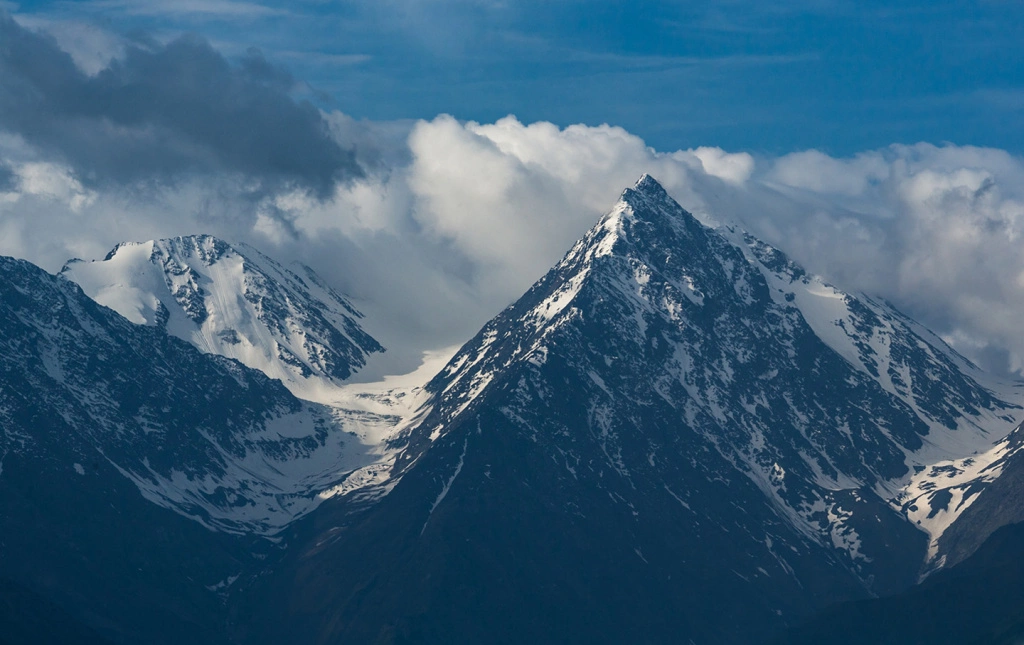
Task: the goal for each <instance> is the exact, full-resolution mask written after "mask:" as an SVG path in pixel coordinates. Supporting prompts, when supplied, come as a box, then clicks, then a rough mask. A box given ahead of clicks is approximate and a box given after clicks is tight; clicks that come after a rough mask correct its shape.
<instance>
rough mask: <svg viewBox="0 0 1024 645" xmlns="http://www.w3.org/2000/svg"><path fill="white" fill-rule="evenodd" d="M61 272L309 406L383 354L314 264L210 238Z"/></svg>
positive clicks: (119, 254)
mask: <svg viewBox="0 0 1024 645" xmlns="http://www.w3.org/2000/svg"><path fill="white" fill-rule="evenodd" d="M61 275H63V276H64V277H66V278H69V279H71V280H73V281H74V282H77V283H78V284H79V285H80V286H81V287H82V289H83V290H84V291H85V292H86V293H87V294H89V295H90V296H91V297H92V298H94V299H95V300H96V301H97V302H99V303H100V304H103V305H106V306H108V307H110V308H111V309H113V310H115V311H117V312H118V313H120V314H121V315H123V316H124V317H125V318H127V319H128V320H130V321H132V322H134V323H138V324H146V325H157V326H163V327H165V328H166V329H167V331H168V333H170V334H171V335H173V336H177V337H178V338H181V339H183V340H186V341H188V342H190V343H192V344H193V345H195V346H196V347H198V348H199V349H200V350H202V351H204V352H208V353H212V354H219V355H221V356H226V357H228V358H234V359H237V360H238V361H240V362H241V363H242V364H244V365H247V366H249V367H252V368H254V369H258V370H260V371H261V372H263V373H264V374H266V375H267V376H270V377H271V378H276V379H279V380H281V381H282V382H283V383H284V384H285V386H286V387H288V389H290V390H291V391H292V392H293V393H294V394H295V395H296V396H299V397H300V398H304V399H307V400H317V401H325V400H329V399H331V397H332V396H333V395H334V391H335V389H336V387H337V385H338V384H340V383H341V382H342V381H344V380H345V379H347V378H348V377H349V376H350V375H352V374H353V373H354V372H355V371H357V370H358V369H359V368H361V367H362V366H364V365H365V364H366V360H367V358H368V356H369V355H371V354H373V353H375V352H381V351H383V348H382V347H381V346H380V345H379V344H378V343H377V341H376V340H374V339H373V338H372V337H371V336H370V335H369V334H368V333H366V331H364V330H363V329H362V328H361V327H360V326H359V320H360V318H362V315H361V314H360V313H359V312H358V311H356V309H355V308H354V307H353V306H352V304H351V303H350V302H349V301H348V300H347V299H346V298H345V297H344V296H342V295H341V294H339V293H337V292H336V291H335V290H333V289H332V288H331V287H329V286H328V285H327V284H326V283H325V282H324V281H323V280H322V279H321V278H320V277H319V276H317V275H316V274H315V273H314V272H313V271H312V270H311V269H309V268H308V267H305V266H298V267H296V269H295V271H294V272H293V271H291V270H289V269H286V268H285V267H283V266H281V265H280V264H278V263H277V262H275V261H274V260H271V259H270V258H268V257H267V256H265V255H263V254H262V253H260V252H259V251H257V250H256V249H254V248H252V247H249V246H245V245H238V246H231V245H229V244H228V243H226V242H224V241H223V240H219V239H217V238H214V237H211V236H208V235H195V236H188V237H176V238H171V239H165V240H156V241H149V242H141V243H125V244H120V245H118V246H117V247H116V248H114V249H113V250H112V251H111V252H110V253H109V254H108V255H107V257H106V258H105V259H103V260H100V261H93V262H83V261H81V260H72V261H70V262H68V263H67V264H66V265H65V267H64V269H63V270H62V271H61Z"/></svg>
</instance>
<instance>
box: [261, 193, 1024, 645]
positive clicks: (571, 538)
mask: <svg viewBox="0 0 1024 645" xmlns="http://www.w3.org/2000/svg"><path fill="white" fill-rule="evenodd" d="M826 307H828V308H827V309H826ZM823 312H824V313H823ZM837 321H838V322H837ZM879 366H882V367H881V368H880V367H879ZM961 367H962V366H961V364H960V363H957V362H956V359H955V358H951V357H950V355H948V354H947V353H946V351H945V350H944V349H943V346H942V345H941V342H940V341H938V339H936V338H935V337H933V336H931V335H929V334H927V333H925V332H922V331H920V330H919V328H918V327H912V326H911V324H910V323H909V322H907V321H906V320H905V319H904V318H902V317H900V316H899V315H898V314H897V313H896V312H893V311H892V310H890V309H888V308H886V307H885V306H883V305H879V304H877V303H874V302H872V301H870V300H868V299H863V298H859V297H854V296H852V295H849V294H844V293H842V292H840V291H838V290H836V289H834V288H832V287H830V286H828V285H826V284H825V283H823V282H821V281H820V280H817V279H815V278H812V277H810V276H807V275H806V274H805V273H804V272H803V271H802V270H800V269H799V267H797V266H796V265H794V264H792V263H791V262H789V261H788V260H787V259H786V258H785V256H783V255H782V254H781V253H779V252H778V251H776V250H774V249H772V248H771V247H769V246H767V245H765V244H763V243H761V242H758V241H757V240H754V239H753V238H749V237H744V236H743V235H742V234H741V233H738V232H735V231H718V230H713V229H710V228H707V227H705V226H703V225H701V224H700V223H699V222H698V221H697V220H696V219H694V218H693V217H692V216H691V215H690V214H688V213H687V212H686V211H685V210H684V209H682V208H681V207H680V206H679V205H678V204H677V203H676V202H675V201H673V200H672V199H671V198H670V197H669V196H668V195H667V193H666V192H665V191H664V189H663V188H662V187H661V186H660V185H659V184H658V183H657V182H656V181H655V180H654V179H653V178H651V177H650V176H646V175H645V176H644V177H642V178H641V179H640V181H638V182H637V184H636V186H635V187H634V188H631V189H627V190H626V191H625V192H624V193H623V196H622V199H621V200H620V201H619V202H618V203H617V204H616V205H615V206H614V207H613V208H612V210H611V212H610V213H609V214H608V215H606V216H605V217H603V218H602V219H601V220H600V221H599V222H598V223H597V224H596V225H595V226H594V227H593V228H592V229H591V230H590V231H588V232H587V234H586V235H585V236H584V237H583V238H582V239H581V240H580V241H579V242H577V243H576V244H575V245H574V246H573V248H572V249H571V250H570V251H569V252H568V253H567V254H566V256H565V257H564V258H563V259H562V260H561V261H560V262H559V263H558V264H557V265H555V266H554V267H553V268H552V269H551V270H550V271H549V272H548V273H547V274H546V275H545V276H544V277H543V278H541V279H540V280H539V281H538V282H537V283H536V284H534V285H533V287H531V289H530V290H529V291H528V292H527V293H525V294H524V295H523V296H522V297H521V298H520V299H519V300H518V301H517V302H515V303H514V304H513V305H511V306H510V307H508V308H507V309H506V310H505V311H503V312H502V313H500V314H499V315H498V316H496V317H495V318H494V319H493V320H491V321H490V322H489V323H487V325H485V326H484V328H483V329H482V330H481V331H480V332H479V333H478V334H477V335H476V336H475V337H474V338H473V339H472V340H470V341H469V342H468V343H466V345H465V346H463V347H462V349H461V350H460V351H459V352H458V353H457V354H456V356H455V357H454V358H453V359H452V361H451V362H450V363H449V364H448V365H447V366H446V367H445V368H444V369H443V370H442V371H441V372H440V373H439V374H438V375H437V376H436V377H435V378H434V379H433V381H431V383H430V384H429V386H428V389H429V391H430V392H431V400H430V402H429V406H428V409H427V411H426V412H425V414H424V416H423V417H422V420H421V421H420V422H419V424H418V425H417V426H415V427H412V428H410V429H409V431H408V433H409V434H408V436H409V446H410V447H409V449H408V450H407V452H406V454H405V455H404V456H403V458H401V459H400V460H399V462H398V466H397V467H396V474H400V475H401V477H402V478H401V481H399V482H398V484H397V485H396V486H395V488H394V490H393V491H392V493H391V494H390V495H388V496H387V497H386V498H385V499H384V500H383V501H381V502H380V503H379V504H378V505H377V506H375V507H374V508H373V509H372V510H370V511H368V512H367V513H366V514H365V515H363V516H361V517H360V519H358V520H352V521H351V523H350V524H348V525H347V526H346V530H345V531H344V532H341V533H335V532H333V530H332V531H331V532H329V533H324V534H323V535H316V536H314V537H313V538H311V542H310V544H311V545H312V544H321V543H323V544H326V545H328V546H324V547H322V548H321V547H318V548H317V549H316V553H315V554H314V555H311V556H310V557H309V558H308V559H306V560H304V561H303V562H302V563H301V564H300V565H297V567H298V568H296V569H291V570H283V571H282V572H279V573H280V575H278V576H276V577H268V578H265V579H264V580H262V581H261V582H260V584H261V585H263V586H264V588H265V589H267V590H268V593H270V594H271V595H273V594H278V595H279V596H280V598H281V599H282V602H281V604H280V606H282V607H283V606H286V604H287V603H285V602H283V599H285V598H288V597H290V594H293V593H296V592H297V591H298V588H297V587H296V586H295V585H296V584H298V582H297V581H302V584H304V585H310V586H311V588H315V589H316V590H317V597H318V599H319V604H318V606H319V607H330V609H329V610H323V611H321V612H319V613H310V614H309V615H306V616H305V617H301V616H300V617H299V618H297V619H296V620H297V621H298V622H300V623H302V622H303V621H305V623H304V629H307V630H308V631H309V632H310V633H318V634H321V635H323V636H324V637H325V638H329V639H330V638H333V639H335V640H336V641H337V642H354V641H357V640H360V639H363V638H372V637H373V635H374V634H376V633H379V632H377V631H375V630H376V629H377V626H379V625H382V624H386V625H388V626H389V627H388V629H389V630H393V631H394V633H401V634H404V635H406V636H407V637H408V638H409V639H411V640H417V639H420V640H423V639H429V638H428V637H429V635H430V634H445V635H446V636H447V639H448V640H452V641H460V642H476V641H481V640H483V641H495V635H506V641H507V642H541V641H543V642H637V641H643V642H688V641H692V642H698V643H703V642H715V643H750V642H757V641H758V639H760V638H762V637H763V636H764V634H766V633H768V632H770V631H771V630H772V629H775V628H778V627H781V626H782V625H784V624H786V623H788V622H791V621H795V620H799V619H800V618H801V617H803V616H806V615H808V614H810V613H811V612H813V611H814V610H815V609H816V608H819V607H822V606H823V605H825V604H827V603H829V602H832V601H835V600H840V599H843V598H858V597H864V596H867V595H869V594H871V593H885V592H889V591H892V590H896V589H900V588H902V587H905V586H907V585H910V584H912V583H913V582H914V581H915V580H916V578H917V575H918V573H919V571H920V568H921V566H922V564H923V562H924V559H925V555H926V547H927V537H926V536H925V534H924V533H923V532H921V531H920V530H918V529H917V528H916V527H915V526H913V525H912V524H911V522H910V521H908V520H907V518H906V517H904V516H903V515H902V514H901V513H900V512H899V511H898V510H896V509H895V508H894V507H893V506H892V505H890V503H889V501H890V499H891V497H892V496H895V495H896V494H898V491H899V488H900V486H902V485H903V483H905V481H906V478H907V477H909V475H910V472H911V471H910V468H909V467H908V463H913V461H912V459H913V455H914V454H916V452H915V451H917V450H919V449H920V448H921V447H922V445H923V440H922V438H923V437H925V436H927V437H928V440H929V442H930V444H931V448H933V449H935V448H936V447H937V446H941V445H943V441H944V438H947V437H949V436H954V435H956V433H957V432H960V433H963V432H967V431H966V430H963V431H961V430H958V425H957V422H956V421H955V420H954V421H951V422H950V423H949V424H948V426H942V425H941V424H940V423H937V422H936V421H935V420H936V419H953V418H955V417H958V418H963V417H962V416H961V411H962V412H963V414H964V415H966V417H967V418H968V419H969V420H970V423H973V424H976V425H977V427H986V424H987V425H988V426H992V424H1000V423H1002V424H1005V423H1007V422H1006V421H1005V420H1004V419H1001V418H1000V417H1001V415H1004V414H1005V410H1006V408H1007V407H1008V406H1007V405H1006V404H1005V403H1003V402H1001V401H998V400H996V399H995V398H994V397H993V395H991V394H990V393H989V392H988V391H987V390H986V389H985V388H983V387H981V386H980V385H979V384H978V383H977V382H975V381H974V380H973V379H972V377H971V375H970V374H969V373H965V372H964V371H963V370H962V369H961ZM890 374H899V375H900V378H899V379H895V378H890V377H889V375H890ZM964 425H965V426H966V425H969V424H967V423H965V424H964ZM1008 430H1009V428H1006V431H1008ZM957 439H958V440H962V439H965V436H964V435H963V434H960V435H959V436H957ZM339 504H341V502H327V503H326V504H325V505H324V506H323V507H321V511H318V512H324V513H331V512H334V513H339V512H342V510H343V509H341V507H340V506H338V505H339ZM331 509H334V510H333V511H332V510H331ZM326 525H327V524H325V526H326ZM332 526H333V525H332ZM399 536H407V538H400V537H399ZM328 565H329V566H328ZM386 581H395V582H394V583H388V582H386ZM410 581H415V582H414V583H410ZM567 590H570V591H567ZM355 599H358V602H357V601H356V600H355ZM408 607H416V608H417V610H416V614H415V616H412V615H406V614H405V613H403V612H405V611H406V609H407V608H408ZM403 608H406V609H403ZM293 618H294V617H293ZM268 620H270V617H269V616H268ZM271 622H272V621H271ZM285 622H287V621H285ZM270 626H271V624H270V623H268V628H269V627H270ZM267 633H268V634H269V635H270V640H271V641H272V640H273V638H274V637H280V638H284V637H285V634H284V633H279V634H274V633H273V632H272V630H271V631H268V632H267ZM497 640H498V641H500V640H501V639H500V638H498V639H497Z"/></svg>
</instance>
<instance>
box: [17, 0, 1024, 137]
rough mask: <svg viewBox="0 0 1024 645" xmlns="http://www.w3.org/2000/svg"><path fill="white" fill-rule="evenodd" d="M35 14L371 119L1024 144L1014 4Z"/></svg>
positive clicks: (161, 0)
mask: <svg viewBox="0 0 1024 645" xmlns="http://www.w3.org/2000/svg"><path fill="white" fill-rule="evenodd" d="M8 6H9V7H13V8H14V10H15V13H16V14H17V15H19V16H21V17H23V18H27V19H37V20H46V21H53V20H60V21H73V22H76V23H91V24H94V25H97V26H99V27H100V28H102V29H104V30H108V31H111V32H114V33H119V34H132V33H138V32H140V31H141V32H143V33H147V34H149V35H151V36H155V37H157V38H159V39H166V38H169V37H171V36H173V35H176V34H178V33H181V32H195V33H198V34H201V35H202V36H204V37H205V38H207V39H209V40H210V41H211V42H212V43H213V44H214V46H215V47H216V48H217V49H219V50H220V51H222V52H223V53H225V54H226V55H228V56H229V57H230V56H239V55H241V54H242V53H244V52H245V50H246V49H247V48H249V47H258V48H259V49H260V50H261V51H262V52H263V53H264V55H265V56H266V57H267V58H268V59H269V60H271V61H272V62H275V63H278V64H280V65H282V66H284V67H286V68H288V69H290V70H291V71H292V72H293V74H294V75H295V76H296V77H297V78H299V79H302V80H305V81H306V82H308V83H309V84H310V86H311V87H312V88H313V89H314V90H316V91H318V92H320V93H322V95H324V97H329V98H330V102H329V103H327V105H330V106H331V107H332V108H334V109H338V110H341V111H342V112H345V113H347V114H350V115H352V116H355V117H357V118H367V119H373V120H391V119H406V118H410V119H412V118H426V119H429V118H432V117H434V116H435V115H437V114H439V113H448V114H452V115H453V116H455V117H456V118H459V119H464V120H476V121H480V122H492V121H494V120H495V119H497V118H500V117H502V116H504V115H506V114H510V113H511V114H515V115H516V116H517V117H519V119H520V120H522V121H524V122H532V121H538V120H546V121H551V122H553V123H556V124H558V125H561V126H565V125H569V124H572V123H587V124H591V125H597V124H600V123H611V124H613V125H619V126H622V127H624V128H626V129H627V130H629V131H630V132H632V133H634V134H637V135H639V136H640V137H642V138H643V139H644V140H645V141H646V142H647V143H648V144H649V145H651V146H653V147H655V148H657V149H659V150H674V149H679V148H689V147H694V146H699V145H716V146H721V147H723V148H725V149H728V150H747V151H751V152H754V153H762V154H782V153H785V152H790V151H795V150H803V149H808V148H817V149H819V150H823V151H825V152H828V153H830V154H833V155H841V156H845V155H850V154H853V153H855V152H859V151H862V150H868V149H876V148H879V147H882V146H885V145H888V144H891V143H915V142H918V141H928V142H932V143H943V142H952V143H956V144H959V145H963V144H972V145H981V146H993V147H999V148H1002V149H1006V150H1009V151H1011V152H1015V153H1019V152H1021V151H1024V127H1022V126H1021V119H1020V118H1019V117H1020V115H1021V113H1022V111H1024V48H1022V47H1020V45H1019V43H1021V42H1024V5H1022V4H1021V3H1020V2H1016V1H1000V0H989V1H979V2H942V1H930V2H919V1H917V2H874V1H868V2H852V1H851V2H847V1H844V0H781V1H778V2H750V1H747V0H725V1H720V2H651V1H641V2H629V3H627V2H604V1H587V2H584V1H580V0H555V1H551V0H546V1H545V0H521V1H516V2H512V1H501V0H381V1H376V2H369V1H363V0H360V1H357V2H348V1H337V2H332V1H327V0H316V1H313V0H309V1H306V2H301V1H300V2H289V3H282V2H267V3H258V2H234V1H232V0H213V1H201V0H185V1H172V0H153V1H149V2H135V1H133V0H95V1H79V2H68V1H60V2H52V1H42V2H20V3H17V4H8Z"/></svg>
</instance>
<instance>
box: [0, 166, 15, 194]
mask: <svg viewBox="0 0 1024 645" xmlns="http://www.w3.org/2000/svg"><path fill="white" fill-rule="evenodd" d="M17 187H18V176H17V175H15V174H14V170H12V169H11V168H10V167H9V166H7V165H5V164H4V163H3V162H0V193H7V192H10V191H12V190H14V189H15V188H17Z"/></svg>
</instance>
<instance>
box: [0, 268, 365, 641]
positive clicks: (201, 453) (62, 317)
mask: <svg viewBox="0 0 1024 645" xmlns="http://www.w3.org/2000/svg"><path fill="white" fill-rule="evenodd" d="M371 453H372V450H371V449H369V448H368V447H367V446H364V445H362V444H361V443H360V442H359V441H357V440H356V439H355V438H354V437H353V436H351V435H350V434H349V433H348V432H346V431H345V428H342V427H341V426H340V424H339V423H338V421H337V420H336V419H335V417H334V410H333V409H331V408H328V407H327V406H323V405H320V404H315V403H308V402H304V401H300V400H299V399H296V398H295V397H294V396H292V395H291V394H290V393H289V392H288V390H286V389H285V388H284V387H283V386H282V385H281V384H280V383H279V382H277V381H274V380H271V379H269V378H267V377H266V376H265V375H263V374H262V373H260V372H257V371H255V370H251V369H249V368H246V367H244V366H242V365H240V364H239V363H237V362H235V361H232V360H229V359H225V358H222V357H219V356H211V355H209V354H204V353H201V352H199V351H198V350H197V349H195V348H194V347H192V346H191V345H189V344H188V343H185V342H183V341H181V340H179V339H178V338H175V337H173V336H170V335H168V334H166V333H164V331H163V330H161V329H158V328H156V327H147V326H142V325H136V324H133V323H131V322H129V321H128V320H126V319H125V318H123V317H121V316H120V315H119V314H117V313H115V312H113V311H111V310H110V309H107V308H106V307H102V306H100V305H98V304H97V303H95V302H94V301H93V300H91V299H90V298H89V297H87V296H86V295H85V294H84V293H83V292H82V290H81V289H79V287H78V286H77V285H75V284H74V283H72V282H70V281H68V280H65V279H63V278H61V277H59V276H52V275H49V274H47V273H46V272H44V271H43V270H41V269H39V268H38V267H35V266H33V265H31V264H29V263H27V262H23V261H18V260H13V259H10V258H0V536H2V537H0V595H2V596H3V597H4V601H3V602H0V624H3V625H5V628H6V627H8V626H10V630H7V629H5V630H4V631H5V633H4V634H3V635H2V636H5V637H6V636H10V635H11V634H12V633H17V632H18V630H17V629H16V628H17V625H15V624H14V622H16V619H17V620H21V619H26V620H27V619H28V617H30V615H31V614H32V612H31V611H29V610H24V611H23V610H21V609H19V610H17V611H15V614H16V615H14V616H9V615H3V612H4V611H7V610H9V609H10V608H11V607H12V606H20V605H18V604H17V603H15V604H13V605H12V604H11V603H9V602H8V598H7V594H8V591H9V590H12V589H13V590H15V591H13V592H11V593H12V594H14V596H16V597H17V598H21V599H25V598H28V599H29V601H26V602H30V604H31V603H34V604H35V606H36V607H37V608H42V609H40V610H39V611H41V612H43V613H44V614H48V613H51V612H49V610H47V609H46V607H47V606H48V603H52V604H53V606H55V607H58V608H63V611H66V612H68V615H70V616H72V617H73V618H75V619H78V620H81V621H84V624H87V625H88V629H91V630H95V632H97V633H99V634H101V635H102V636H103V637H105V638H108V639H109V640H110V641H112V642H125V643H150V642H168V643H180V642H221V639H222V635H221V636H217V634H216V631H217V629H216V626H218V625H222V624H223V597H222V596H223V594H224V593H225V592H226V591H227V589H228V587H229V585H230V583H231V582H232V581H233V580H234V579H235V578H237V576H239V575H240V574H241V573H242V571H243V570H244V569H245V568H246V567H248V566H250V565H254V564H255V561H254V560H253V555H252V554H253V549H263V550H264V551H266V550H267V549H269V548H270V546H271V543H270V542H268V541H267V540H264V539H260V538H258V537H257V536H261V535H266V536H269V535H273V534H275V533H276V532H278V531H279V530H280V529H281V528H282V527H283V526H285V525H286V524H288V523H289V522H291V521H292V520H294V519H295V518H296V517H298V516H300V515H302V514H303V513H306V512H308V511H309V510H311V509H312V508H313V507H315V506H316V505H317V504H318V503H319V502H320V499H319V496H318V494H319V493H320V492H321V491H323V490H324V489H325V488H327V487H329V486H332V485H335V484H337V483H338V482H339V480H341V479H343V478H344V477H345V475H346V474H347V473H348V472H350V471H352V470H354V469H356V468H359V467H361V466H364V465H365V464H367V463H372V462H374V461H375V460H377V459H379V456H377V455H375V454H371ZM211 528H212V529H216V530H215V531H211V530H210V529H211ZM261 544H262V545H263V546H262V547H261V546H259V545H261ZM33 598H36V599H38V602H36V601H35V600H31V599H33ZM12 602H13V601H12ZM18 602H22V601H18ZM19 617H20V618H19ZM36 618H38V616H37V617H36ZM39 623H40V624H45V623H46V621H45V619H43V620H40V621H39ZM26 629H28V628H27V627H26ZM83 629H85V628H83ZM57 640H58V642H59V641H60V639H59V638H58V639H57ZM33 642H46V639H45V638H40V639H37V640H35V641H33Z"/></svg>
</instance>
